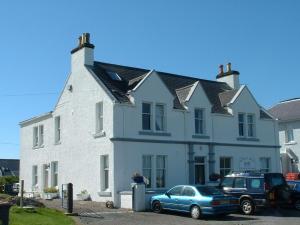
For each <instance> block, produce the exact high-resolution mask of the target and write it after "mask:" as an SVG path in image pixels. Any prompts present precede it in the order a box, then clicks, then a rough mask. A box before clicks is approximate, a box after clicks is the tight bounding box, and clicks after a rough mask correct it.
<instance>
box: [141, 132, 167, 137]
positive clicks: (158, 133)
mask: <svg viewBox="0 0 300 225" xmlns="http://www.w3.org/2000/svg"><path fill="white" fill-rule="evenodd" d="M139 135H149V136H163V137H170V136H171V133H167V132H159V131H156V132H154V131H139Z"/></svg>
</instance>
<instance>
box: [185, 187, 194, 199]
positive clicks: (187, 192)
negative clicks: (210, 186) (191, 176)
mask: <svg viewBox="0 0 300 225" xmlns="http://www.w3.org/2000/svg"><path fill="white" fill-rule="evenodd" d="M182 195H183V196H190V197H192V196H195V191H194V189H193V188H191V187H185V188H184V189H183V192H182Z"/></svg>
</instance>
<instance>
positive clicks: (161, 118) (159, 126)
mask: <svg viewBox="0 0 300 225" xmlns="http://www.w3.org/2000/svg"><path fill="white" fill-rule="evenodd" d="M155 129H156V130H157V131H164V130H165V108H164V105H162V104H156V105H155Z"/></svg>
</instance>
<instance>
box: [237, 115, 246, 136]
mask: <svg viewBox="0 0 300 225" xmlns="http://www.w3.org/2000/svg"><path fill="white" fill-rule="evenodd" d="M240 115H243V122H241V121H240ZM240 125H243V135H242V134H241V133H240ZM238 133H239V137H245V136H246V113H242V112H239V113H238Z"/></svg>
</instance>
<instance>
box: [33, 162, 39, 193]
mask: <svg viewBox="0 0 300 225" xmlns="http://www.w3.org/2000/svg"><path fill="white" fill-rule="evenodd" d="M38 173H39V172H38V166H37V165H33V166H32V187H33V189H35V187H36V186H37V185H38V182H39V175H38Z"/></svg>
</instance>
